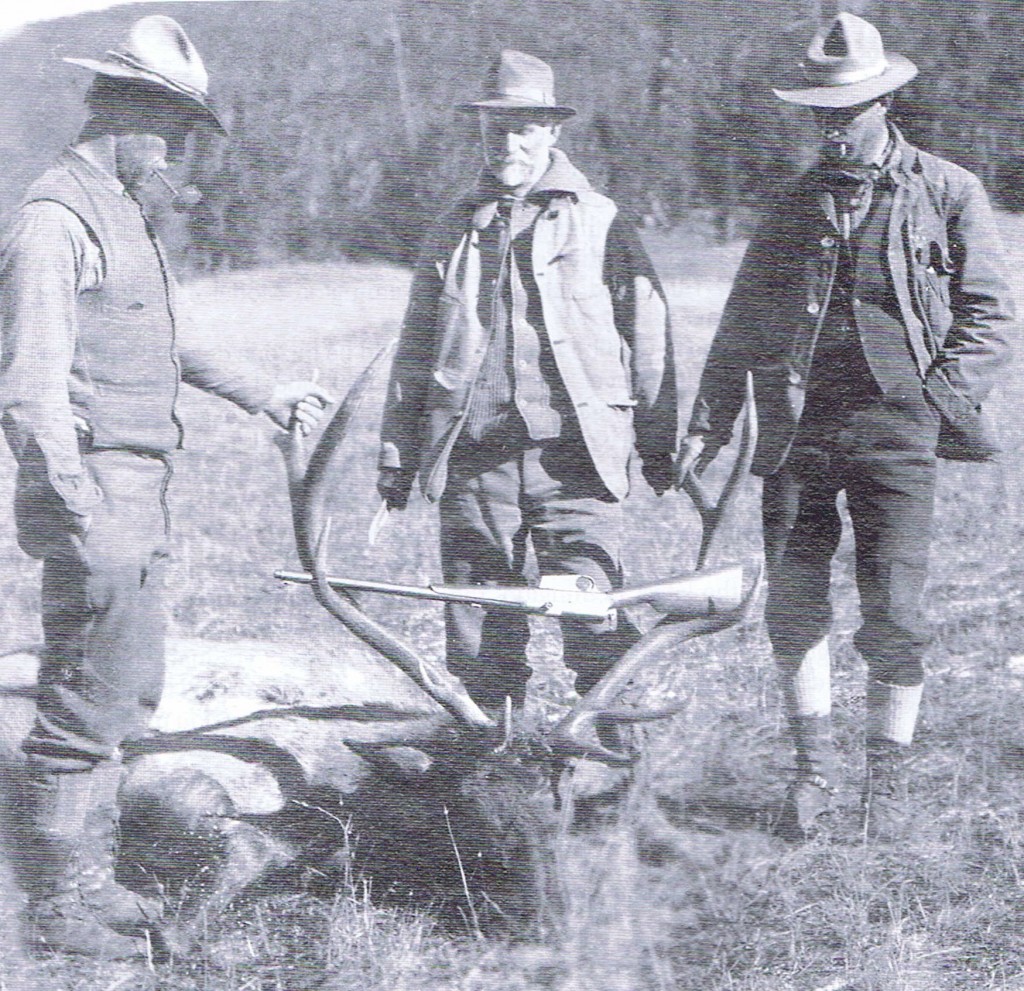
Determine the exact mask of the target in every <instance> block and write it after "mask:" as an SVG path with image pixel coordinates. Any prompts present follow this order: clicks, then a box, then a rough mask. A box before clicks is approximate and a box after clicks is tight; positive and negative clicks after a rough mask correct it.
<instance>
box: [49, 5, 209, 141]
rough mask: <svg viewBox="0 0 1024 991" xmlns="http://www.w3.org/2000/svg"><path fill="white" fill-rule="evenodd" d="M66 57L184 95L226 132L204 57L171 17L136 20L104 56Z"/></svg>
mask: <svg viewBox="0 0 1024 991" xmlns="http://www.w3.org/2000/svg"><path fill="white" fill-rule="evenodd" d="M64 61H65V62H70V63H71V64H72V65H80V66H82V67H83V68H85V69H89V70H91V71H92V72H96V73H98V74H99V75H101V76H112V77H114V78H116V79H137V80H141V81H144V82H148V83H155V84H156V85H158V86H160V87H162V88H163V89H166V90H169V91H170V92H172V93H174V94H176V95H177V96H179V97H184V98H185V101H186V103H187V104H188V105H189V106H191V107H192V109H194V110H195V111H196V116H197V117H198V118H199V119H200V120H202V121H204V122H205V123H208V124H210V125H212V126H213V127H215V128H216V129H217V130H219V131H221V132H223V133H226V131H225V128H224V125H223V124H222V123H221V121H220V118H219V117H218V116H217V114H216V113H215V112H214V111H213V109H212V108H211V107H210V105H209V103H208V102H207V88H208V87H209V76H208V75H207V73H206V68H205V66H204V65H203V60H202V59H201V58H200V57H199V52H197V51H196V47H195V45H193V44H192V42H191V41H190V40H189V37H188V35H187V34H185V31H184V29H183V28H182V26H181V25H180V24H179V23H178V22H177V21H175V20H173V19H172V18H170V17H165V16H164V15H163V14H151V15H149V16H148V17H143V18H141V19H139V20H137V21H136V22H135V23H134V24H133V25H132V26H131V28H130V29H129V31H128V37H127V38H125V40H124V42H123V43H122V44H121V47H120V48H116V49H113V50H111V51H109V52H107V53H106V55H105V56H104V58H103V60H97V59H87V58H66V59H64Z"/></svg>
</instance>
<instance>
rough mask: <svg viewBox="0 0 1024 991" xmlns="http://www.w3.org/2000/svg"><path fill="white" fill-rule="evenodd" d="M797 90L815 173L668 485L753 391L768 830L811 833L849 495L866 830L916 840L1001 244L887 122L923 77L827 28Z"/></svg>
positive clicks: (873, 38)
mask: <svg viewBox="0 0 1024 991" xmlns="http://www.w3.org/2000/svg"><path fill="white" fill-rule="evenodd" d="M802 69H803V73H804V77H805V84H804V85H802V86H800V87H798V88H791V89H777V90H775V93H776V95H777V96H778V97H779V98H780V99H783V100H786V101H787V102H790V103H795V104H798V105H801V106H806V107H810V108H811V110H812V111H813V113H814V117H815V121H816V123H817V124H818V126H819V128H820V130H821V154H820V161H819V162H818V164H817V165H816V166H815V167H814V168H813V169H811V170H810V171H809V172H808V173H807V174H806V175H804V176H803V177H802V178H801V179H800V180H799V181H798V182H797V183H796V184H795V186H794V187H793V188H792V189H791V190H788V191H786V192H785V193H784V194H783V195H782V196H781V197H780V198H779V200H778V202H776V203H775V204H774V206H773V209H772V211H771V214H770V215H769V216H768V217H767V219H766V220H765V221H764V222H763V224H762V226H761V227H760V229H759V230H758V232H757V233H756V234H755V236H754V238H753V240H752V242H751V244H750V246H749V248H748V249H747V253H746V256H745V258H744V261H743V264H742V267H741V269H740V271H739V274H738V275H737V277H736V282H735V284H734V286H733V290H732V293H731V295H730V297H729V300H728V303H727V304H726V308H725V312H724V314H723V317H722V321H721V324H720V326H719V329H718V332H717V335H716V337H715V339H714V342H713V344H712V346H711V351H710V354H709V356H708V360H707V365H706V367H705V369H704V373H703V377H702V379H701V383H700V390H699V394H698V396H697V399H696V402H695V404H694V409H693V417H692V420H691V423H690V428H689V432H690V435H689V437H688V438H687V441H686V446H685V451H686V453H685V455H684V456H683V457H681V458H680V467H681V468H683V469H685V467H686V466H687V465H689V464H691V463H693V462H695V461H696V464H697V467H698V468H700V467H701V466H702V465H705V464H707V462H709V461H710V460H711V459H712V458H713V457H714V456H715V454H716V453H717V451H718V450H719V449H720V448H721V446H722V445H723V444H724V443H725V442H726V441H727V440H728V437H729V434H730V431H731V429H732V423H733V420H734V418H735V416H736V413H737V411H738V410H739V408H740V404H741V403H742V400H743V384H744V376H745V374H746V372H747V370H748V369H749V370H751V371H752V372H753V375H754V381H755V389H756V395H757V402H758V413H759V418H760V424H761V432H760V441H759V444H758V449H757V452H756V456H755V463H754V470H755V472H757V473H759V474H761V475H763V476H765V482H764V502H763V525H764V542H765V554H766V559H767V568H768V577H769V592H768V603H767V609H766V618H767V624H768V632H769V635H770V637H771V642H772V646H773V648H774V652H775V657H776V660H777V662H778V665H779V670H780V675H781V680H782V695H783V700H784V705H785V709H786V714H787V716H788V718H789V726H790V730H791V734H792V737H793V742H794V745H795V749H796V775H795V778H794V780H793V782H792V783H791V785H790V788H789V790H788V792H787V794H786V797H785V800H784V803H783V806H782V810H781V815H780V817H779V819H778V822H777V826H778V831H779V832H780V833H781V834H782V835H784V836H786V837H788V838H791V839H801V838H805V837H807V836H810V835H811V834H813V833H814V832H815V831H816V830H817V829H818V828H819V826H820V824H821V822H822V821H823V820H821V819H820V816H821V814H822V813H823V812H825V811H826V810H827V809H828V808H829V806H830V802H831V798H832V796H833V794H834V792H835V789H836V785H837V778H836V769H835V760H834V755H833V745H832V730H831V724H830V711H831V697H830V696H831V693H830V684H829V681H830V657H829V646H828V639H827V634H828V632H829V627H830V624H831V616H832V613H831V607H830V603H829V572H830V563H831V560H832V556H833V554H834V553H835V551H836V548H837V546H838V544H839V538H840V530H841V526H840V515H839V511H838V510H837V507H836V497H837V496H838V495H839V493H840V492H845V496H846V506H847V509H848V511H849V516H850V519H851V521H852V524H853V533H854V538H855V541H856V562H857V572H856V574H857V586H858V589H859V592H860V605H861V615H862V619H863V623H862V625H861V627H860V629H859V631H858V632H857V634H856V636H855V638H854V642H855V644H856V646H857V647H858V649H859V650H860V653H861V654H862V655H863V657H864V659H865V660H866V661H867V665H868V686H867V703H866V705H867V712H866V732H865V735H866V750H867V762H866V775H865V780H864V786H863V791H862V813H863V818H862V820H861V821H862V826H863V828H864V830H865V831H866V833H867V835H869V836H876V837H881V836H893V835H897V834H898V833H899V832H900V831H901V830H902V829H903V828H904V826H905V823H906V822H907V816H906V797H905V790H906V763H905V761H906V756H907V752H908V748H909V746H910V743H911V739H912V735H913V732H914V726H915V723H916V720H917V713H918V706H919V703H920V699H921V689H922V684H923V680H924V671H923V668H922V663H921V658H922V655H923V653H924V651H925V648H926V647H927V646H928V643H929V631H928V629H927V627H926V625H925V623H924V621H923V617H922V609H921V605H922V592H923V588H924V583H925V579H926V576H927V564H928V549H929V535H930V532H931V522H932V510H933V504H934V491H935V472H936V455H938V456H939V457H946V458H953V459H961V460H985V459H988V458H990V457H992V456H993V455H994V454H995V453H996V446H995V441H994V438H993V436H992V434H991V432H990V429H989V428H988V425H987V423H986V420H985V417H984V416H983V414H982V412H981V410H980V404H981V402H982V401H983V400H984V399H985V397H986V395H987V394H988V392H989V390H990V388H991V387H992V385H993V383H994V382H995V380H996V379H997V377H998V376H999V373H1000V372H1001V370H1002V369H1003V368H1004V366H1005V365H1006V363H1007V360H1008V357H1009V348H1008V343H1007V335H1008V333H1009V330H1010V326H1011V321H1012V318H1013V312H1012V311H1013V307H1012V302H1011V295H1010V290H1009V287H1008V285H1007V282H1006V279H1005V277H1004V272H1003V261H1002V255H1001V249H1000V245H999V239H998V236H997V233H996V228H995V224H994V222H993V217H992V211H991V209H990V207H989V203H988V199H987V197H986V195H985V191H984V189H983V188H982V186H981V183H980V182H979V181H978V179H977V178H976V177H975V176H973V175H972V174H971V173H969V172H967V171H965V170H964V169H962V168H959V167H958V166H956V165H953V164H952V163H950V162H946V161H943V160H941V159H938V158H936V157H934V156H933V155H929V154H927V153H925V152H923V151H920V150H919V149H917V148H914V147H912V146H911V145H909V144H908V143H907V142H906V141H905V140H904V139H903V137H902V136H901V134H900V133H899V131H898V130H897V129H896V128H895V127H893V125H892V124H891V123H890V122H889V121H888V119H887V111H888V108H889V103H890V100H891V98H892V97H891V95H892V93H893V91H894V90H896V89H897V88H898V87H900V86H902V85H904V84H905V83H907V82H909V81H910V80H911V79H913V78H914V76H915V75H916V73H917V69H916V68H915V66H914V64H913V63H912V62H910V61H909V60H908V59H906V58H903V57H901V56H899V55H894V54H891V53H887V52H886V51H885V49H884V47H883V44H882V39H881V37H880V36H879V33H878V31H877V30H876V29H875V28H874V27H873V26H872V25H871V24H869V23H868V22H867V21H865V20H863V19H861V18H859V17H856V16H854V15H853V14H849V13H842V14H839V16H838V17H836V18H835V20H833V21H832V22H831V23H830V24H828V25H827V26H826V27H825V28H824V29H823V30H821V31H820V32H819V33H818V34H817V35H816V36H815V38H814V40H813V41H812V42H811V45H810V47H809V48H808V50H807V55H806V58H805V60H804V62H803V63H802Z"/></svg>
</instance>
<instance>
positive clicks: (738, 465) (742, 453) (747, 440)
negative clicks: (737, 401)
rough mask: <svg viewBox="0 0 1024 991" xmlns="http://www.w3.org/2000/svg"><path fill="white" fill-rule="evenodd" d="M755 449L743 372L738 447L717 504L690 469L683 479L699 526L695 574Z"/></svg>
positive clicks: (750, 396) (749, 388) (749, 390)
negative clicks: (742, 395)
mask: <svg viewBox="0 0 1024 991" xmlns="http://www.w3.org/2000/svg"><path fill="white" fill-rule="evenodd" d="M756 447H757V407H756V405H755V403H754V380H753V378H752V377H751V374H750V372H747V384H746V401H745V403H744V405H743V432H742V433H741V434H740V448H739V451H738V452H737V454H736V461H735V463H734V464H733V466H732V471H731V472H730V473H729V477H728V479H727V480H726V482H725V485H724V486H723V487H722V491H721V492H720V493H719V496H718V501H717V502H712V501H711V499H710V497H709V496H708V492H707V489H706V488H705V487H704V486H703V485H702V484H701V482H700V480H699V479H698V478H697V476H696V474H695V473H694V471H693V469H692V468H691V469H690V470H689V471H688V472H687V473H686V475H685V477H684V478H683V483H682V488H683V489H684V491H685V492H686V494H687V495H688V496H689V497H690V498H691V499H692V500H693V504H694V505H695V506H696V507H697V512H698V513H699V514H700V520H701V523H702V524H703V528H704V529H703V534H702V536H701V541H700V550H699V551H698V552H697V569H696V570H697V571H700V570H701V569H702V568H703V567H704V565H705V564H706V563H707V560H708V555H709V553H710V551H711V546H712V544H713V543H714V541H715V537H716V536H717V535H718V534H719V533H720V532H721V530H722V519H723V518H724V517H725V516H726V514H727V513H728V512H729V509H730V507H731V506H732V504H733V502H734V500H735V499H736V494H737V492H738V491H739V487H740V484H741V483H742V482H743V480H744V479H745V478H746V477H747V475H748V474H749V472H750V465H751V462H752V461H753V460H754V449H755V448H756Z"/></svg>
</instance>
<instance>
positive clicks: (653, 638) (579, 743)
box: [549, 569, 761, 764]
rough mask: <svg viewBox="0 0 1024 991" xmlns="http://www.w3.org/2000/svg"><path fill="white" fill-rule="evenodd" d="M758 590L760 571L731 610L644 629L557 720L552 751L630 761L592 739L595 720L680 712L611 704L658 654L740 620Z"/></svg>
mask: <svg viewBox="0 0 1024 991" xmlns="http://www.w3.org/2000/svg"><path fill="white" fill-rule="evenodd" d="M760 589H761V572H760V569H758V572H757V575H756V576H755V578H754V583H753V585H752V586H751V587H750V589H749V590H748V591H747V593H746V594H745V595H744V596H743V599H742V601H741V602H740V604H739V605H738V606H737V607H736V608H735V609H730V610H729V611H728V612H723V613H718V614H712V615H710V616H690V617H684V616H666V617H665V618H664V619H663V620H662V621H661V622H660V623H658V625H657V626H655V627H654V628H653V629H652V630H649V631H648V632H647V633H646V634H645V635H644V636H643V638H642V639H641V640H640V642H639V643H636V644H634V645H633V646H632V647H630V649H629V650H627V651H626V653H625V654H623V655H622V657H620V658H619V660H618V661H616V662H615V665H614V666H613V667H612V668H611V669H610V670H609V671H608V672H606V674H605V675H604V676H603V677H602V678H601V680H600V681H599V682H598V683H597V684H596V685H594V687H593V688H591V689H590V691H589V692H587V694H586V695H584V696H583V698H581V699H580V700H579V702H577V703H576V705H574V706H573V707H572V709H570V711H569V712H568V713H567V714H566V715H565V716H563V717H562V718H561V719H560V720H559V721H558V723H557V724H556V725H555V727H554V729H553V730H552V733H551V737H550V741H549V742H550V744H551V747H552V749H553V750H556V751H559V752H561V753H563V754H565V755H567V756H575V757H590V758H593V759H596V760H600V761H603V762H604V763H606V764H630V763H632V762H633V759H634V757H633V755H632V754H629V753H624V752H621V751H616V750H611V749H609V748H608V747H606V746H605V745H604V744H603V743H602V742H601V741H600V740H599V739H598V738H597V735H596V727H595V723H596V721H597V720H598V719H599V718H600V719H606V720H611V721H613V722H623V723H627V722H630V723H631V722H640V721H643V720H648V719H661V718H663V717H665V716H672V715H675V713H676V712H678V711H679V710H678V707H671V708H662V709H658V710H646V711H645V710H637V709H633V708H615V707H614V705H613V703H614V701H615V699H616V698H617V697H618V695H619V693H620V692H621V691H622V690H623V689H624V688H625V687H626V685H627V684H628V683H629V681H630V680H631V679H632V678H633V676H634V675H635V674H636V673H637V672H638V671H642V670H643V669H644V668H645V667H646V666H647V665H648V664H649V663H650V662H651V660H652V659H653V658H655V657H657V656H658V655H659V654H661V653H662V652H663V651H665V650H667V649H668V648H670V647H673V646H675V645H676V644H679V643H683V642H685V641H687V640H694V639H696V638H697V637H702V636H707V635H708V634H711V633H719V632H720V631H722V630H726V629H728V628H729V627H730V626H735V625H736V624H737V623H740V622H742V621H743V620H745V619H746V618H747V617H748V616H749V614H750V611H751V609H752V607H753V604H754V602H755V600H756V599H757V596H758V593H759V592H760Z"/></svg>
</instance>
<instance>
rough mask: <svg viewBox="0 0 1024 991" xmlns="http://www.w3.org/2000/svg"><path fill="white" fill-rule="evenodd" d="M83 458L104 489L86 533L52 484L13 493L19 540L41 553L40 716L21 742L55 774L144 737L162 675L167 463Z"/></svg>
mask: <svg viewBox="0 0 1024 991" xmlns="http://www.w3.org/2000/svg"><path fill="white" fill-rule="evenodd" d="M83 462H84V464H85V466H86V469H87V470H88V472H89V474H90V475H91V477H92V478H93V480H94V481H95V483H96V484H97V486H98V487H99V489H100V491H101V492H102V495H103V498H102V501H101V502H100V503H98V505H97V506H96V507H95V509H94V511H93V513H92V515H91V517H90V520H89V523H88V526H87V528H85V532H84V534H83V532H82V529H83V528H82V526H81V524H80V523H78V522H77V521H75V520H74V519H73V518H72V516H71V514H70V513H69V512H68V510H67V509H66V508H64V506H63V504H62V503H61V502H60V500H59V499H58V498H57V497H56V494H55V493H53V492H52V490H50V491H49V492H47V491H46V490H45V489H42V488H40V487H39V486H38V484H37V485H21V486H19V491H18V493H17V495H16V515H17V520H18V530H19V541H20V543H21V546H22V547H23V549H25V550H26V551H27V552H28V553H30V554H32V555H33V556H35V557H40V558H42V560H43V579H42V625H43V636H44V648H43V656H42V659H41V664H40V669H39V687H38V694H37V714H36V721H35V724H34V725H33V727H32V729H31V730H30V731H29V734H28V736H27V737H26V739H25V741H24V742H23V744H22V749H23V750H24V751H25V752H26V753H28V754H30V755H32V756H33V757H34V758H35V759H36V761H37V763H38V764H39V765H41V766H43V767H44V768H46V769H48V770H52V771H56V772H61V771H80V770H87V769H89V768H91V767H93V766H94V765H95V764H97V763H98V762H99V761H101V760H104V759H106V758H109V757H110V756H111V755H112V754H113V753H114V751H115V750H116V748H117V747H118V746H119V745H120V743H121V742H122V741H123V740H125V739H128V738H130V737H132V736H135V735H138V734H141V733H142V732H143V731H144V730H145V729H146V727H147V725H148V724H149V720H150V718H151V716H152V714H153V712H154V711H155V709H156V707H157V705H158V703H159V701H160V694H161V691H162V688H163V678H164V629H165V618H164V612H163V607H162V587H163V578H164V571H165V568H166V564H167V561H168V557H169V551H168V536H169V516H168V511H167V502H166V492H167V486H168V483H169V481H170V476H171V466H170V462H169V460H168V459H167V458H165V457H161V456H150V455H144V454H138V453H133V452H128V451H119V450H100V451H90V452H87V453H85V454H84V455H83Z"/></svg>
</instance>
